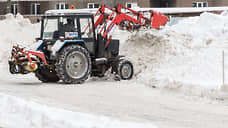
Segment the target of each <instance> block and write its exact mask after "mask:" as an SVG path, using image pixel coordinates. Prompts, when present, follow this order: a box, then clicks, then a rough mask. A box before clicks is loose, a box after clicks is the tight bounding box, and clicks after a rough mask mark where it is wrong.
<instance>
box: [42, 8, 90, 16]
mask: <svg viewBox="0 0 228 128" xmlns="http://www.w3.org/2000/svg"><path fill="white" fill-rule="evenodd" d="M93 14H94V10H93V9H80V10H78V9H65V10H48V11H46V12H45V16H64V15H68V16H73V15H87V16H90V15H93Z"/></svg>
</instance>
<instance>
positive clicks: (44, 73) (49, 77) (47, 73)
mask: <svg viewBox="0 0 228 128" xmlns="http://www.w3.org/2000/svg"><path fill="white" fill-rule="evenodd" d="M35 76H36V77H37V78H38V79H39V80H40V81H42V82H43V83H54V82H58V81H59V77H58V76H57V74H56V71H55V70H50V69H48V68H40V69H37V71H36V72H35Z"/></svg>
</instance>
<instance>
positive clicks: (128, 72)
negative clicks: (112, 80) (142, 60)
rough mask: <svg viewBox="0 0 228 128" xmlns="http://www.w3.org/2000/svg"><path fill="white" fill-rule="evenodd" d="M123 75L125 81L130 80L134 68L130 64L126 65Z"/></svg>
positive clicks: (123, 68) (122, 71) (122, 70)
mask: <svg viewBox="0 0 228 128" xmlns="http://www.w3.org/2000/svg"><path fill="white" fill-rule="evenodd" d="M121 74H122V77H123V78H124V79H128V78H130V77H131V74H132V68H131V65H130V64H128V63H127V64H124V65H123V67H122V69H121Z"/></svg>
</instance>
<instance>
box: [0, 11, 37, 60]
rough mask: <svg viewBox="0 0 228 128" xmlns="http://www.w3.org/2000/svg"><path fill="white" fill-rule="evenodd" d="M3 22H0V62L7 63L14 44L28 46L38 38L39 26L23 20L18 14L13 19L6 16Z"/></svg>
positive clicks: (9, 15) (10, 15)
mask: <svg viewBox="0 0 228 128" xmlns="http://www.w3.org/2000/svg"><path fill="white" fill-rule="evenodd" d="M5 17H6V19H5V20H0V28H1V30H0V35H1V38H0V44H1V45H0V50H1V52H0V62H5V63H6V62H7V60H8V58H9V55H10V52H11V48H12V46H13V45H14V44H15V45H16V44H20V45H21V46H24V47H26V46H29V45H31V44H32V43H33V41H35V38H36V37H39V32H40V31H39V30H40V25H39V24H31V22H30V20H29V19H24V18H23V16H22V15H20V14H18V15H17V16H16V17H14V16H13V15H12V14H7V15H6V16H5Z"/></svg>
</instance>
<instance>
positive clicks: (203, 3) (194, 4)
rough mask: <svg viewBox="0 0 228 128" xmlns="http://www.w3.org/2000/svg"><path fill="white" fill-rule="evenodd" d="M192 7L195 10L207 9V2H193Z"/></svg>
mask: <svg viewBox="0 0 228 128" xmlns="http://www.w3.org/2000/svg"><path fill="white" fill-rule="evenodd" d="M192 7H196V8H201V7H208V2H193V3H192Z"/></svg>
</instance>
